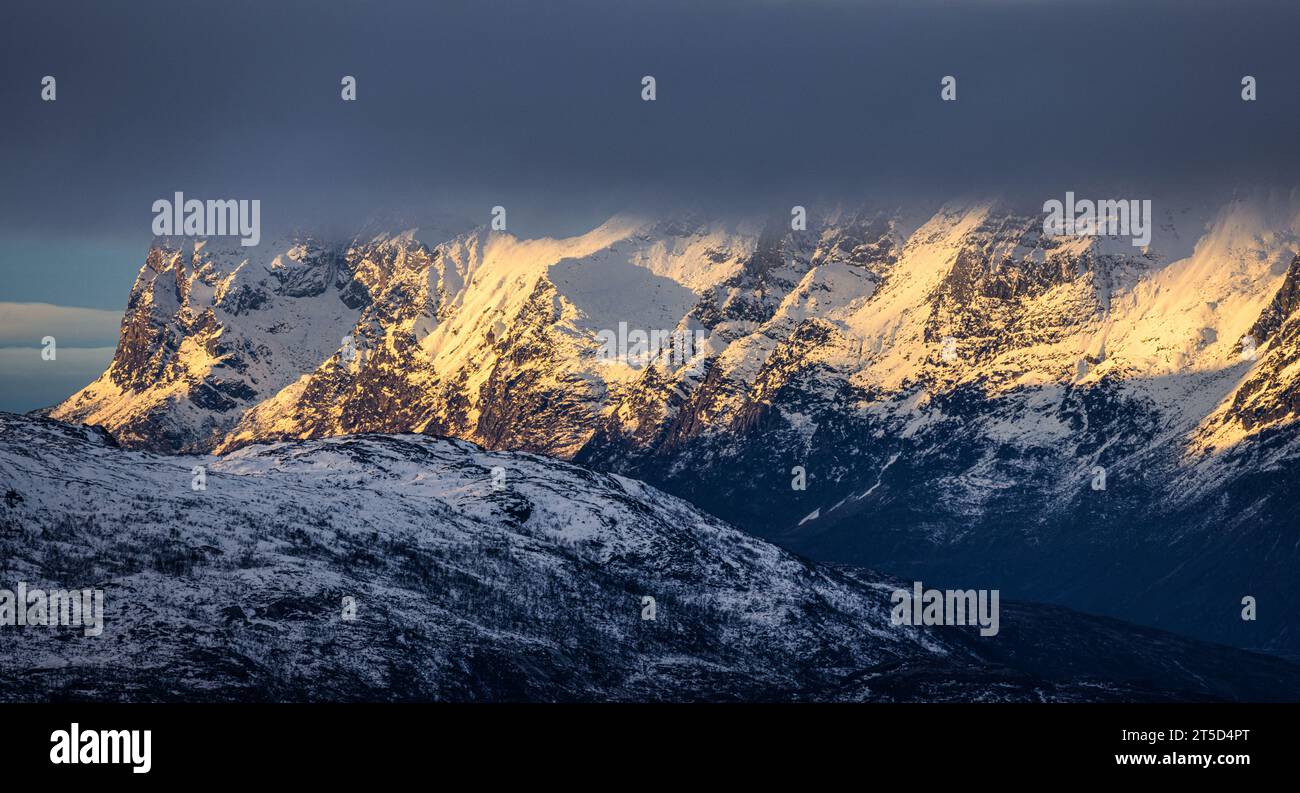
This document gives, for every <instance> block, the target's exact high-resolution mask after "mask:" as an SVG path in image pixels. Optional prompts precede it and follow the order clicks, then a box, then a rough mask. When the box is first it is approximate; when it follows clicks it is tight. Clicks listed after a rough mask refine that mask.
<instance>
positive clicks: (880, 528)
mask: <svg viewBox="0 0 1300 793" xmlns="http://www.w3.org/2000/svg"><path fill="white" fill-rule="evenodd" d="M1162 205H1163V206H1166V207H1167V206H1171V204H1161V203H1159V202H1158V203H1157V206H1158V207H1159V206H1162ZM1158 215H1159V216H1158V217H1157V223H1156V224H1155V234H1154V238H1153V242H1152V245H1151V246H1150V247H1149V248H1148V249H1145V250H1139V249H1137V248H1134V247H1133V246H1132V245H1131V244H1130V242H1129V240H1127V239H1118V240H1114V239H1105V238H1069V237H1057V238H1049V237H1045V236H1044V235H1043V234H1042V216H1041V215H1037V214H1034V213H1033V212H1024V211H1021V210H1017V209H1015V208H1012V207H1008V206H1005V205H1003V204H1000V203H997V202H990V203H981V204H963V205H957V204H952V205H948V206H944V207H940V208H938V209H934V208H925V209H923V210H921V211H914V210H913V209H911V208H907V209H903V210H899V209H893V208H890V209H886V210H877V209H862V210H858V211H852V212H846V211H840V210H835V211H829V212H822V213H816V212H814V213H813V215H812V216H810V218H809V226H808V230H807V231H791V230H790V229H789V227H788V220H787V219H785V218H781V219H779V220H758V221H734V222H732V221H727V222H724V221H712V220H705V219H701V218H699V217H695V216H683V217H677V218H669V219H642V218H630V217H616V218H614V219H611V220H610V221H609V222H607V223H606V224H604V225H603V226H601V227H600V228H598V229H595V230H593V231H592V232H590V233H588V234H585V235H582V236H579V237H574V238H569V239H563V240H549V239H544V240H519V239H516V238H514V237H512V236H510V235H507V234H501V233H493V232H486V231H481V230H480V231H476V232H471V233H467V234H463V235H460V236H455V237H452V238H450V239H448V240H447V241H445V242H442V243H441V244H434V245H428V244H425V243H422V242H419V241H417V239H416V237H415V235H413V234H410V233H400V234H394V233H388V234H376V235H362V236H361V237H359V238H358V239H357V240H354V241H352V242H350V243H347V244H340V245H327V244H324V243H312V242H304V241H287V242H285V241H282V242H281V243H278V244H270V243H268V245H270V248H268V246H265V245H264V246H262V249H266V250H267V252H266V254H258V256H262V257H263V258H261V259H257V260H256V261H254V260H249V261H243V260H240V259H239V257H240V256H241V255H243V256H247V253H246V252H245V253H243V254H239V253H235V254H230V255H224V254H223V255H220V256H219V255H217V254H216V253H215V252H208V251H207V248H206V246H204V248H202V249H201V250H199V251H197V252H189V253H187V252H185V251H184V250H176V249H174V248H173V247H171V246H170V243H166V242H165V241H164V242H160V243H159V245H156V246H155V248H154V250H153V251H151V252H150V255H149V258H148V261H147V262H146V265H145V267H144V268H143V269H142V271H141V276H140V281H139V283H138V284H137V286H136V290H135V291H134V292H133V295H132V300H131V306H130V307H129V309H128V314H127V317H126V319H124V322H123V336H122V342H121V344H120V345H119V351H118V356H117V358H116V359H115V360H114V362H113V365H112V366H111V367H110V369H109V371H108V372H106V373H105V375H104V376H103V377H101V378H100V380H99V381H97V382H96V383H94V384H92V385H91V386H88V387H87V388H86V389H85V390H83V391H82V392H81V393H79V394H77V395H74V396H73V397H72V398H70V399H69V400H68V401H67V402H65V403H64V404H63V405H60V406H58V408H56V409H55V410H54V411H53V413H52V415H53V416H55V417H56V418H61V419H65V420H72V421H86V422H90V423H95V424H103V425H104V426H105V427H107V428H108V429H109V431H110V432H112V433H113V434H114V436H115V437H117V438H118V440H119V441H121V442H122V443H123V444H125V445H128V446H135V447H144V448H150V449H157V450H170V451H209V450H215V451H218V452H223V453H224V452H229V451H231V450H235V449H238V448H240V447H241V446H243V445H246V444H248V443H252V442H256V441H263V440H278V439H290V438H320V437H327V436H332V435H337V434H342V433H348V432H360V431H382V432H419V433H434V434H445V435H451V436H455V437H459V438H465V439H468V440H472V441H475V442H478V443H481V444H484V445H486V446H490V447H493V448H501V449H515V450H524V451H532V452H539V453H543V454H547V455H551V456H555V457H560V458H572V459H576V460H577V461H579V462H582V463H583V464H585V465H588V466H591V467H594V468H598V469H603V470H610V471H617V472H620V473H624V474H627V475H630V476H635V477H637V478H639V479H642V480H645V481H648V482H650V483H652V484H654V485H656V486H658V487H660V488H662V489H664V490H667V491H669V492H672V493H675V494H677V495H680V496H683V497H685V498H687V499H688V500H690V501H691V502H693V503H694V504H696V505H698V506H700V507H702V508H704V509H706V510H707V511H710V512H712V513H713V514H716V515H719V516H721V517H723V518H724V519H726V520H728V521H730V522H732V523H734V524H736V525H739V526H741V527H743V528H745V529H747V530H749V531H751V532H754V533H756V534H758V535H760V536H764V537H768V538H774V539H777V540H779V541H780V542H781V543H782V544H784V545H787V546H789V547H792V548H795V549H797V550H800V551H802V552H805V553H807V554H810V555H812V556H814V557H815V558H822V559H832V560H838V561H845V562H851V563H857V564H867V565H874V566H878V567H880V568H881V569H888V570H890V571H891V572H898V573H900V574H905V575H912V574H925V575H930V576H933V577H936V579H943V580H951V581H953V582H954V583H956V584H961V585H963V586H965V585H978V586H994V585H1000V586H1001V587H1002V588H1003V589H1004V590H1005V591H1008V592H1011V593H1014V594H1015V595H1017V596H1020V597H1025V598H1031V599H1040V600H1047V601H1053V602H1058V603H1063V604H1068V605H1071V606H1075V607H1080V608H1086V609H1090V610H1094V611H1098V612H1102V613H1107V614H1111V615H1115V616H1119V617H1122V618H1125V619H1133V620H1137V621H1141V622H1146V623H1149V624H1155V625H1159V626H1162V627H1169V628H1171V629H1176V630H1180V631H1185V632H1190V633H1195V634H1197V635H1201V636H1206V637H1211V638H1215V639H1218V640H1222V641H1228V642H1232V643H1236V644H1239V645H1243V646H1250V647H1267V648H1270V649H1274V650H1281V651H1289V652H1294V651H1297V650H1300V633H1298V632H1296V631H1295V630H1294V629H1292V628H1290V627H1289V620H1290V617H1289V615H1290V613H1292V611H1293V609H1290V608H1289V607H1287V606H1285V605H1284V604H1294V603H1295V602H1297V598H1300V583H1297V582H1298V581H1300V576H1296V575H1295V574H1294V573H1295V570H1296V569H1297V562H1300V559H1297V553H1300V551H1297V548H1300V545H1298V541H1300V534H1298V532H1300V521H1297V520H1296V519H1295V517H1294V510H1292V509H1291V507H1290V505H1291V504H1294V503H1295V495H1296V489H1297V482H1298V481H1300V473H1298V471H1297V462H1296V461H1297V459H1300V443H1298V442H1297V438H1298V437H1300V435H1298V430H1297V426H1298V425H1297V422H1296V415H1297V410H1300V381H1298V378H1300V366H1298V365H1297V364H1296V361H1297V357H1298V356H1300V318H1298V317H1297V299H1296V294H1297V286H1296V279H1297V275H1296V273H1297V268H1298V267H1300V265H1297V259H1296V254H1297V240H1298V239H1300V209H1298V208H1297V206H1296V204H1295V203H1294V201H1293V200H1291V199H1279V200H1274V199H1272V198H1269V197H1255V198H1251V199H1248V200H1237V201H1234V202H1233V203H1230V204H1228V205H1226V206H1223V207H1217V208H1213V209H1211V210H1208V211H1200V210H1196V211H1193V210H1178V211H1161V212H1159V213H1158ZM276 245H278V246H279V248H277V247H276ZM281 248H282V249H283V250H282V252H280V253H272V250H280V249H281ZM259 250H261V249H259ZM266 257H269V259H267V258H266ZM620 323H624V324H625V326H626V327H627V328H630V329H635V330H640V331H643V332H646V333H647V334H648V333H650V332H652V331H655V330H664V331H673V332H679V333H691V334H694V333H700V334H701V335H702V343H701V344H699V345H697V346H696V347H695V349H694V350H693V354H692V355H691V356H689V357H685V358H684V357H682V356H676V357H674V356H665V357H664V358H661V359H660V360H656V361H654V362H653V363H651V364H650V365H644V366H643V365H640V362H639V361H638V360H634V361H633V362H632V365H629V363H628V362H626V361H618V360H616V361H613V362H610V361H606V360H602V358H601V354H600V350H601V344H600V341H599V338H598V334H599V333H600V332H601V331H611V330H615V329H618V328H619V327H620ZM1246 336H1251V337H1252V338H1253V340H1254V341H1253V345H1254V346H1253V352H1250V353H1249V354H1247V352H1248V351H1247V350H1246V349H1245V348H1244V347H1243V341H1242V340H1243V337H1246ZM343 337H351V340H352V349H355V350H356V352H355V354H353V353H351V352H350V348H349V347H348V346H347V345H345V344H344V343H343V341H342V339H343ZM633 346H635V344H633ZM796 467H798V468H801V469H802V470H803V472H804V474H803V476H804V478H805V479H806V488H805V489H793V488H792V481H793V480H795V478H796V473H795V471H794V469H795V468H796ZM1099 469H1100V474H1099ZM1099 476H1100V477H1102V478H1103V479H1104V489H1094V483H1096V482H1101V481H1102V479H1099ZM1212 569H1213V570H1216V571H1218V572H1217V573H1216V574H1215V575H1213V576H1207V575H1206V572H1207V571H1208V570H1212ZM1247 595H1249V596H1253V597H1257V598H1259V599H1260V602H1261V603H1263V602H1266V601H1267V602H1272V603H1273V604H1274V608H1272V609H1263V608H1261V609H1260V612H1259V620H1258V621H1254V622H1248V621H1243V620H1241V619H1240V610H1241V598H1242V597H1244V596H1247Z"/></svg>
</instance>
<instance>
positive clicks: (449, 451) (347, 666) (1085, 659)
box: [0, 414, 1300, 701]
mask: <svg viewBox="0 0 1300 793" xmlns="http://www.w3.org/2000/svg"><path fill="white" fill-rule="evenodd" d="M196 466H203V467H205V468H206V487H205V489H202V490H194V489H193V488H192V482H193V477H194V474H193V469H194V467H196ZM493 469H500V470H501V471H502V472H503V475H504V478H497V479H495V480H494V475H493ZM494 481H495V482H499V483H500V486H496V485H494ZM0 493H3V498H2V499H0V576H2V581H0V586H7V587H11V588H12V587H13V586H15V585H16V583H17V582H19V581H24V582H27V583H28V585H29V586H30V587H32V588H35V587H37V586H41V587H46V588H53V587H65V588H83V587H98V588H101V589H103V590H104V592H105V602H106V609H105V615H106V616H105V627H104V631H103V634H102V635H100V636H96V637H87V636H83V635H82V634H81V632H80V631H79V629H70V628H69V629H62V628H55V629H51V628H46V627H33V626H28V627H25V628H17V627H14V626H9V627H3V626H0V636H3V640H4V642H5V645H4V647H5V651H4V652H3V653H0V699H3V700H7V701H12V700H48V699H53V698H58V699H74V700H84V699H89V700H128V701H152V700H220V701H228V700H264V699H270V700H375V699H383V700H430V699H438V700H609V699H615V700H673V701H681V700H755V699H762V700H790V699H814V700H900V699H905V700H972V699H976V700H987V701H997V700H1033V701H1038V700H1044V699H1047V700H1118V699H1140V700H1166V699H1178V700H1203V699H1300V667H1296V666H1293V665H1291V664H1288V663H1286V662H1283V661H1280V660H1277V659H1273V658H1269V657H1266V656H1258V655H1253V654H1250V653H1245V652H1241V651H1236V650H1230V649H1227V648H1223V647H1216V646H1212V645H1206V644H1200V643H1197V642H1192V641H1187V640H1183V639H1178V638H1176V637H1173V636H1171V635H1168V634H1163V633H1160V632H1158V631H1151V630H1144V629H1138V628H1134V627H1132V626H1127V625H1124V624H1122V623H1118V622H1115V621H1113V620H1104V619H1098V618H1092V617H1084V616H1082V615H1078V614H1074V613H1071V612H1067V611H1065V610H1063V609H1054V608H1046V607H1040V606H1032V605H1029V604H1017V603H1007V602H1005V601H1004V602H1003V606H1002V617H1001V625H1002V630H1001V631H1000V632H999V633H998V635H996V636H992V637H981V636H979V635H978V628H976V627H973V626H972V627H970V628H964V627H948V628H911V627H893V626H891V625H890V624H889V593H890V591H891V590H892V589H893V588H894V587H895V586H898V585H900V583H901V582H897V581H892V580H886V579H882V578H881V577H879V576H875V575H873V574H871V573H868V572H867V571H864V570H846V569H839V568H832V567H827V566H821V565H816V564H812V563H809V562H807V561H805V560H803V559H800V558H798V557H795V556H793V555H791V554H789V553H787V552H785V551H782V550H780V549H778V548H777V547H776V546H774V545H770V544H768V543H766V542H763V541H761V540H758V539H755V538H754V537H752V536H750V535H748V534H745V533H743V532H741V531H738V530H736V529H734V528H731V527H730V526H728V525H726V524H725V523H723V522H721V521H719V520H717V519H715V518H712V517H710V516H708V515H705V514H704V513H702V512H700V511H698V510H697V509H695V508H693V507H691V506H690V505H688V504H687V503H685V502H683V501H681V500H679V499H677V498H675V497H673V496H670V495H667V494H665V493H662V492H660V491H657V490H655V489H654V488H652V487H649V486H647V485H644V484H642V483H640V482H637V481H634V480H630V479H627V478H624V477H620V476H616V475H611V474H602V473H596V472H593V471H589V470H586V469H582V468H579V467H576V466H573V465H570V464H567V463H562V462H559V461H555V460H552V459H547V458H543V457H538V456H534V455H529V454H518V453H507V452H491V451H486V450H484V449H482V448H479V447H476V446H474V445H472V444H469V443H467V442H464V441H457V440H449V439H440V438H431V437H427V436H419V435H401V436H392V435H366V436H354V437H340V438H331V439H325V440H319V441H306V442H292V443H278V444H273V445H259V446H249V447H246V448H243V449H241V450H239V451H237V452H234V453H232V454H229V455H227V456H225V457H222V458H217V457H211V456H159V455H154V454H151V453H144V452H135V451H127V450H124V449H121V448H119V447H117V446H116V444H114V443H113V442H112V440H111V438H109V436H107V435H106V434H104V433H102V432H101V431H97V430H93V429H90V428H84V427H75V426H71V425H66V424H60V423H58V422H55V421H51V420H46V419H36V418H30V417H19V416H14V415H10V414H0ZM645 597H653V598H654V599H655V615H654V619H653V620H649V619H644V618H643V616H644V615H645V613H646V612H645V605H644V603H645V602H644V600H643V598H645ZM345 598H352V599H353V604H354V605H355V607H356V611H355V619H345V618H344V613H345V612H344V609H345V602H344V599H345Z"/></svg>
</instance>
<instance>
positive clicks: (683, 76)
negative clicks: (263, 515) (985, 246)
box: [0, 0, 1300, 239]
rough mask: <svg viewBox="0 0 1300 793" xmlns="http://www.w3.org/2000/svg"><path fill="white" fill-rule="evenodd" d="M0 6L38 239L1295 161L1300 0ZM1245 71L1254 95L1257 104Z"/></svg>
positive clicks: (1113, 180) (889, 189)
mask: <svg viewBox="0 0 1300 793" xmlns="http://www.w3.org/2000/svg"><path fill="white" fill-rule="evenodd" d="M5 6H6V8H5V10H3V11H0V13H3V14H4V19H3V22H2V24H0V29H3V32H2V33H0V37H3V48H2V50H3V54H2V55H0V57H2V58H3V83H2V84H0V107H2V108H3V121H0V169H2V170H3V191H2V195H0V211H2V213H3V215H2V218H0V224H2V226H3V229H5V230H6V231H13V230H14V229H20V230H22V231H23V232H24V233H26V234H31V233H40V232H47V233H50V234H61V235H71V236H77V235H88V234H101V235H116V234H121V233H124V229H125V230H129V233H131V234H135V233H137V230H138V233H140V234H142V235H144V236H145V238H146V239H147V232H148V223H149V220H150V212H149V207H150V204H151V203H152V201H153V200H154V199H156V198H159V197H164V196H170V195H171V194H172V193H173V192H174V191H176V190H184V191H185V192H186V193H187V194H189V195H191V196H196V197H241V198H261V199H262V200H263V206H264V218H265V219H266V222H268V223H270V222H272V220H273V219H274V218H277V217H278V218H281V219H287V218H294V219H321V218H324V217H326V216H329V217H338V218H350V217H351V216H354V215H358V214H365V213H368V212H369V211H370V210H372V209H375V208H379V207H387V206H411V205H421V206H442V207H445V208H451V209H455V210H456V211H460V212H462V213H465V214H469V215H471V216H472V219H474V220H483V221H486V219H487V210H488V208H489V207H491V206H492V205H494V204H503V205H506V206H507V207H508V208H509V209H510V210H511V220H512V224H517V223H522V224H528V225H530V226H532V228H526V229H523V230H524V231H526V232H544V231H558V232H570V231H576V230H580V229H581V228H582V227H584V226H588V225H590V224H591V223H593V222H596V221H597V220H598V219H599V218H600V217H602V216H604V215H607V214H609V213H610V212H612V211H616V210H618V209H620V208H625V207H629V206H635V205H636V204H638V203H640V202H643V201H652V200H659V199H666V200H672V201H683V200H685V201H691V202H694V203H698V204H704V205H706V206H708V205H717V206H721V207H728V208H730V207H735V208H743V209H752V208H755V207H759V206H764V205H767V204H771V205H773V206H776V207H788V206H789V205H790V204H792V203H808V202H810V200H811V199H810V197H813V196H823V197H834V196H849V197H858V196H863V197H865V196H874V195H883V196H898V195H904V194H908V193H914V192H922V193H926V194H927V195H931V196H933V195H938V196H947V195H952V194H958V193H971V192H988V191H1004V192H1005V191H1009V190H1017V189H1025V190H1029V191H1035V190H1041V191H1044V192H1046V193H1047V194H1048V195H1058V194H1060V193H1062V192H1063V191H1064V190H1066V189H1079V190H1086V189H1089V188H1090V186H1094V185H1095V186H1096V187H1092V189H1100V190H1107V189H1108V188H1109V187H1110V186H1116V188H1115V189H1118V186H1119V185H1122V186H1123V188H1124V189H1125V190H1127V191H1128V193H1135V192H1136V193H1137V194H1141V192H1142V191H1144V190H1147V189H1148V187H1149V186H1150V187H1154V186H1155V185H1157V184H1159V185H1161V186H1168V185H1170V184H1186V185H1189V186H1193V187H1200V186H1205V185H1220V186H1222V185H1228V186H1232V185H1239V184H1241V185H1244V184H1253V183H1257V182H1259V181H1263V180H1267V181H1273V182H1278V183H1283V184H1294V183H1295V182H1296V181H1297V180H1296V175H1297V172H1298V170H1300V169H1298V168H1297V163H1298V161H1300V155H1298V153H1297V136H1296V130H1297V122H1300V69H1298V68H1297V61H1296V59H1295V57H1294V51H1295V40H1296V39H1295V32H1296V31H1297V30H1300V24H1298V23H1300V8H1298V7H1297V4H1294V3H1290V4H1287V3H1266V2H1244V3H1234V4H1227V3H1221V2H1196V1H1193V0H1178V1H1177V2H1141V3H1139V2H1102V1H1100V0H1073V1H1071V2H1054V1H1052V0H1042V1H1040V2H1031V1H1029V0H1025V1H1023V2H1010V1H1007V0H1003V1H1001V2H997V1H995V0H967V1H966V2H947V3H944V2H930V1H929V0H908V1H907V2H859V3H853V2H819V1H817V0H810V1H805V2H784V3H778V2H755V1H754V0H750V1H749V2H739V1H730V0H729V1H726V2H720V1H716V0H695V1H694V2H670V1H666V0H654V2H650V0H647V1H646V2H616V1H615V0H604V1H603V2H591V3H583V2H567V3H543V2H526V3H525V2H520V3H505V2H483V1H482V0H479V1H477V2H467V3H460V2H418V3H417V2H365V3H362V2H338V1H337V0H335V1H334V2H310V3H306V2H286V3H274V2H255V3H254V2H229V1H226V0H223V2H220V3H212V2H178V1H177V0H168V1H167V2H131V3H121V4H106V3H98V2H93V3H92V2H84V3H66V2H50V0H44V1H43V2H31V3H29V2H18V3H16V4H15V3H14V2H13V0H10V1H9V2H7V3H6V4H5ZM45 74H52V75H55V76H56V77H57V78H58V101H57V102H55V103H42V102H41V101H40V100H39V96H38V94H39V88H40V85H39V83H40V78H41V77H42V76H43V75H45ZM345 74H351V75H355V76H356V77H357V79H358V81H359V86H358V95H359V101H357V102H355V103H345V102H342V101H340V99H339V80H340V78H341V77H342V76H343V75H345ZM645 74H651V75H654V76H655V77H656V79H657V81H658V100H657V101H656V102H653V103H647V102H642V101H641V99H640V89H641V86H640V80H641V77H642V75H645ZM948 74H951V75H954V76H956V77H957V80H958V101H957V102H955V103H943V102H941V101H939V98H938V93H939V87H940V86H939V81H940V78H941V77H943V76H944V75H948ZM1244 74H1251V75H1254V76H1255V77H1257V78H1258V81H1259V97H1260V98H1259V101H1257V102H1254V103H1245V102H1242V101H1240V98H1239V92H1240V79H1241V76H1242V75H1244ZM1111 192H1113V190H1111Z"/></svg>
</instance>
